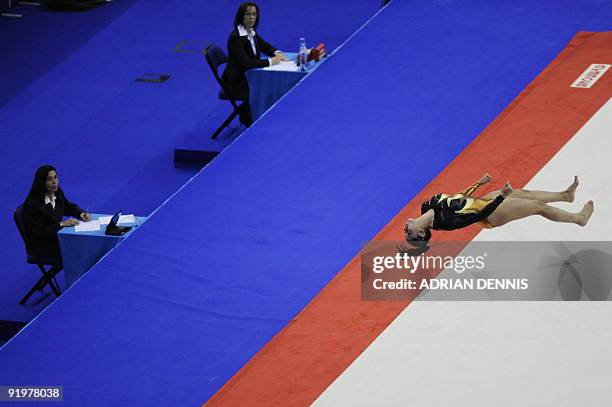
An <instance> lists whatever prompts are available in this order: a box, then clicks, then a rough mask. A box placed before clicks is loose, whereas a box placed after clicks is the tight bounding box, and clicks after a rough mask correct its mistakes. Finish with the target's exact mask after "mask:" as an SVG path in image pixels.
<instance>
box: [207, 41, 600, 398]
mask: <svg viewBox="0 0 612 407" xmlns="http://www.w3.org/2000/svg"><path fill="white" fill-rule="evenodd" d="M611 60H612V32H608V33H579V34H577V35H576V36H575V37H574V38H573V39H572V41H571V42H570V43H569V44H568V46H567V47H566V48H565V49H564V50H563V52H562V53H561V54H559V56H558V57H557V58H556V59H555V60H554V61H553V62H552V63H551V64H550V65H549V66H548V67H547V68H546V69H545V70H544V71H543V72H542V73H541V74H540V75H539V76H538V77H537V78H536V79H535V80H534V81H533V82H532V83H531V84H530V85H529V86H528V87H527V88H526V89H525V90H524V91H523V92H522V93H521V94H520V95H519V96H518V97H517V98H516V99H515V100H514V101H513V102H512V103H511V104H510V105H509V106H508V107H507V108H506V109H505V110H504V112H502V114H501V115H500V116H498V117H497V118H496V120H495V121H493V123H491V125H490V126H488V127H487V129H485V130H484V131H483V132H482V133H481V134H480V135H479V136H478V137H477V138H476V139H475V140H474V141H473V142H472V143H471V144H470V145H469V146H468V147H467V148H466V149H465V150H464V151H463V152H462V153H461V154H460V155H459V156H458V157H457V158H456V159H455V160H454V161H453V162H451V163H450V165H448V167H446V168H445V169H444V171H442V172H441V173H440V174H439V175H438V176H437V177H436V178H435V179H434V180H433V181H431V182H430V183H429V184H428V185H427V186H426V187H425V188H424V189H423V191H421V193H420V194H419V195H418V196H419V197H418V198H415V199H413V200H412V201H410V202H409V203H408V205H406V207H404V208H403V209H402V211H400V213H398V214H397V215H396V216H395V217H394V218H393V219H392V220H391V222H389V223H388V224H387V225H386V226H385V228H384V229H382V230H381V232H380V233H379V234H378V235H377V236H376V237H375V240H382V241H390V240H401V239H402V234H403V233H402V232H401V231H402V228H403V224H404V222H405V219H406V218H407V217H408V216H409V215H413V216H414V214H415V213H418V210H419V208H420V202H421V201H422V200H423V199H424V198H425V197H429V196H431V195H434V194H435V193H437V192H440V191H453V190H455V189H457V187H462V186H465V185H468V184H470V183H471V182H473V181H474V180H475V179H478V177H479V176H480V175H482V173H483V172H485V171H489V172H491V173H492V175H493V176H494V177H495V178H496V179H497V181H499V182H502V181H504V180H506V179H509V180H511V181H512V183H513V185H515V186H521V185H525V184H526V183H527V182H528V181H529V180H530V179H531V178H533V177H534V176H535V174H536V173H537V172H538V171H539V170H540V169H541V168H542V167H543V166H544V165H545V164H546V163H547V162H548V161H550V159H551V158H552V157H553V156H554V155H555V154H556V153H557V152H558V151H559V150H560V149H561V148H562V147H563V146H564V145H565V144H566V143H567V142H568V141H569V140H570V139H571V138H572V136H573V135H574V134H575V133H576V132H577V131H578V130H579V129H580V128H581V127H582V126H583V125H584V124H585V123H586V122H587V121H588V120H589V119H590V118H591V116H593V114H595V112H596V111H597V110H598V109H599V108H600V107H601V106H603V104H604V103H605V102H606V101H607V100H608V99H609V98H610V97H611V96H612V74H609V75H607V77H606V76H605V75H604V77H602V78H601V79H600V80H599V81H598V82H597V84H596V85H595V86H594V87H593V88H591V89H574V88H570V87H569V85H570V84H571V83H572V82H574V80H575V79H576V78H577V77H578V76H579V75H580V74H581V73H582V72H583V71H584V70H585V68H586V67H588V66H589V65H590V64H592V63H610V61H611ZM479 231H480V229H479V228H477V227H475V226H474V227H470V228H467V229H462V230H459V231H456V232H453V233H439V234H437V235H436V240H438V241H440V240H453V241H466V242H467V241H470V240H472V239H473V238H474V237H475V236H476V234H478V232H479ZM408 305H409V302H363V301H361V300H360V257H359V256H356V257H355V258H353V259H352V260H351V261H350V262H349V263H348V264H347V265H346V266H345V267H344V268H343V269H342V270H341V271H340V272H339V273H338V274H337V275H336V277H335V278H334V279H333V280H332V281H331V282H330V283H329V284H328V285H327V286H326V287H325V288H323V290H321V292H320V293H319V294H318V295H317V296H316V297H315V298H314V299H313V300H312V301H311V302H310V303H309V304H308V305H307V306H306V307H305V308H304V309H303V310H302V311H301V312H300V313H299V314H298V315H297V316H296V317H295V318H294V319H293V320H292V321H291V322H290V323H289V324H288V325H287V326H286V327H285V328H284V329H283V330H281V331H280V332H279V333H278V334H277V335H276V336H275V337H274V338H273V339H272V340H271V341H270V342H268V344H266V346H265V347H264V348H263V349H262V350H261V351H259V352H258V353H257V354H256V355H255V356H254V357H253V358H252V359H251V360H250V361H249V362H248V363H247V364H246V365H245V366H244V367H243V368H242V369H241V370H240V371H238V372H237V373H236V375H234V377H232V379H230V380H229V381H228V382H227V383H226V384H225V385H224V386H223V387H222V388H221V389H220V390H219V391H218V392H217V393H216V394H215V395H214V396H213V397H212V398H211V399H210V400H209V401H208V402H207V403H206V405H210V406H218V405H223V406H225V405H227V406H237V405H244V404H248V405H249V406H260V405H261V406H271V405H277V406H287V405H292V406H293V405H299V406H302V405H308V404H311V403H312V402H314V401H315V400H316V399H317V397H319V395H320V394H321V393H323V391H324V390H325V389H326V388H327V387H328V386H329V385H330V384H331V383H332V382H333V381H334V380H335V379H336V378H337V377H338V376H339V375H340V374H341V373H342V372H343V371H344V370H345V369H346V368H347V367H348V366H349V365H350V364H351V363H352V362H353V361H354V360H355V359H356V358H357V357H358V356H359V355H360V354H361V353H362V352H363V351H364V350H365V349H366V348H367V347H368V346H369V345H370V344H371V343H372V342H373V341H374V340H375V339H376V338H377V337H378V335H380V333H381V332H382V331H383V330H384V329H386V328H387V326H389V324H390V323H391V322H392V321H393V320H394V319H395V318H396V317H397V316H398V315H399V313H400V312H402V311H403V310H404V308H406V307H407V306H408Z"/></svg>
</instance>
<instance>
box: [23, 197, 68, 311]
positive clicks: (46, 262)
mask: <svg viewBox="0 0 612 407" xmlns="http://www.w3.org/2000/svg"><path fill="white" fill-rule="evenodd" d="M23 213H24V209H23V206H21V205H20V206H19V207H18V208H17V209H15V212H14V213H13V219H14V220H15V225H17V229H19V234H20V235H21V238H22V239H23V243H24V244H25V247H26V254H27V260H26V261H27V263H28V264H36V265H37V266H38V268H39V270H40V272H41V273H42V277H41V278H39V279H38V281H37V282H36V284H34V286H33V287H32V289H30V291H28V293H27V294H26V295H25V296H24V297H23V298H22V299H21V301H19V304H20V305H24V304H25V303H26V301H27V300H28V299H29V298H30V297H31V296H32V294H34V293H35V292H36V291H42V289H43V288H45V286H46V285H48V286H49V287H51V290H52V291H53V294H55V296H56V297H59V296H60V294H61V293H62V292H61V291H60V288H59V284H57V280H56V279H55V275H56V274H57V273H59V272H60V271H62V268H63V267H62V262H61V260H60V259H52V258H45V257H38V256H34V255H32V254H30V252H29V247H30V239H29V237H28V232H27V228H26V223H25V219H24V215H23ZM45 266H50V267H49V269H46V268H45Z"/></svg>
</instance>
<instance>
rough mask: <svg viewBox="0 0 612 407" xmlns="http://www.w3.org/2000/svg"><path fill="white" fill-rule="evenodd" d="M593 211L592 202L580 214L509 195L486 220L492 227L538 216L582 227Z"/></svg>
mask: <svg viewBox="0 0 612 407" xmlns="http://www.w3.org/2000/svg"><path fill="white" fill-rule="evenodd" d="M593 210H594V207H593V201H589V202H587V203H586V204H585V205H584V207H583V208H582V210H581V211H580V212H576V213H573V212H567V211H564V210H563V209H559V208H555V207H554V206H550V205H547V204H546V203H545V202H542V201H536V200H534V199H525V198H514V197H513V195H510V196H509V197H508V198H506V199H505V200H504V202H502V203H501V205H499V206H498V207H497V209H496V210H495V212H493V213H492V214H491V215H490V216H489V217H488V218H487V221H488V222H489V223H491V225H493V226H502V225H505V224H506V223H508V222H512V221H515V220H519V219H523V218H526V217H528V216H532V215H540V216H543V217H545V218H546V219H549V220H552V221H553V222H567V223H575V224H577V225H580V226H584V225H586V224H587V222H588V221H589V218H590V217H591V215H592V214H593Z"/></svg>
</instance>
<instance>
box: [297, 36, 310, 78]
mask: <svg viewBox="0 0 612 407" xmlns="http://www.w3.org/2000/svg"><path fill="white" fill-rule="evenodd" d="M307 59H308V50H307V49H306V40H305V39H304V38H300V53H299V54H298V64H299V65H300V70H302V71H305V70H306V60H307Z"/></svg>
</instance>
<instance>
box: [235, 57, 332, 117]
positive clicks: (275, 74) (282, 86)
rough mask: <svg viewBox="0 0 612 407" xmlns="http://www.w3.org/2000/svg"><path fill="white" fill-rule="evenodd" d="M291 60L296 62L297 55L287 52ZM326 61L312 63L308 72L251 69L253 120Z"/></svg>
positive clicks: (248, 76) (250, 94)
mask: <svg viewBox="0 0 612 407" xmlns="http://www.w3.org/2000/svg"><path fill="white" fill-rule="evenodd" d="M284 54H285V55H286V56H287V57H288V58H289V59H291V60H295V59H296V58H297V53H295V52H285V53H284ZM324 61H325V59H323V60H321V61H319V62H310V63H309V65H308V70H307V71H306V72H303V71H298V72H288V71H268V70H265V69H264V68H259V69H251V70H249V71H247V72H246V77H247V80H248V82H249V103H250V104H251V114H252V116H253V120H257V119H258V118H259V117H261V116H262V115H263V114H264V113H265V112H266V110H268V109H269V108H270V107H271V106H272V105H273V104H274V103H276V101H278V100H279V99H280V98H281V97H282V96H283V95H284V94H285V93H287V92H288V91H289V89H291V88H292V87H294V86H295V85H296V84H297V83H298V82H299V81H300V80H302V78H304V77H305V76H306V75H308V74H309V73H311V72H312V71H314V70H315V69H316V68H318V67H319V65H321V64H322V63H323V62H324Z"/></svg>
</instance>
